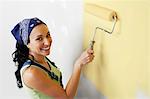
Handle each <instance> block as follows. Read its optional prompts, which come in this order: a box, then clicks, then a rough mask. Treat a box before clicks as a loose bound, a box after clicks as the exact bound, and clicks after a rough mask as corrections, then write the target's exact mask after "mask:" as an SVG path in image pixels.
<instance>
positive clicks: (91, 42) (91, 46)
mask: <svg viewBox="0 0 150 99" xmlns="http://www.w3.org/2000/svg"><path fill="white" fill-rule="evenodd" d="M94 43H95V41H90V48H91V49H92V50H93V47H94Z"/></svg>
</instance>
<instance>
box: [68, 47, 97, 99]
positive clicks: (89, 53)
mask: <svg viewBox="0 0 150 99" xmlns="http://www.w3.org/2000/svg"><path fill="white" fill-rule="evenodd" d="M93 58H94V55H93V50H91V49H87V50H86V51H85V52H83V53H82V54H81V56H80V57H79V58H78V59H77V61H76V62H75V64H74V69H73V73H72V75H71V77H70V80H69V82H68V83H67V86H66V89H65V90H66V94H67V96H69V97H71V98H73V97H74V96H75V94H76V91H77V87H78V83H79V80H80V74H81V70H82V67H83V66H84V65H86V64H87V63H89V62H91V61H92V60H93Z"/></svg>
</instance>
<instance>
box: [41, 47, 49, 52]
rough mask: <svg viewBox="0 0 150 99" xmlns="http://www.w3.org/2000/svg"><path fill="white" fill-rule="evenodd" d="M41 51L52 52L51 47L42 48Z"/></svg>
mask: <svg viewBox="0 0 150 99" xmlns="http://www.w3.org/2000/svg"><path fill="white" fill-rule="evenodd" d="M41 50H44V51H48V50H50V47H46V48H42V49H41Z"/></svg>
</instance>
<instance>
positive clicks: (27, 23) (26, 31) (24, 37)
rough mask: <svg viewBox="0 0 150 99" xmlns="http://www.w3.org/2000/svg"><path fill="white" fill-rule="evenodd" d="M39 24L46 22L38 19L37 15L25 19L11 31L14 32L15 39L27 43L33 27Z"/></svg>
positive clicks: (20, 42)
mask: <svg viewBox="0 0 150 99" xmlns="http://www.w3.org/2000/svg"><path fill="white" fill-rule="evenodd" d="M39 24H45V23H44V22H43V21H41V20H40V19H38V18H37V17H35V18H30V19H24V20H23V21H21V22H19V23H18V24H17V25H16V26H15V27H14V28H13V29H12V31H11V33H12V34H13V36H14V37H15V39H16V40H17V42H18V43H19V44H24V45H27V44H28V41H29V36H30V33H31V31H32V29H33V28H34V27H35V26H37V25H39ZM45 25H46V24H45Z"/></svg>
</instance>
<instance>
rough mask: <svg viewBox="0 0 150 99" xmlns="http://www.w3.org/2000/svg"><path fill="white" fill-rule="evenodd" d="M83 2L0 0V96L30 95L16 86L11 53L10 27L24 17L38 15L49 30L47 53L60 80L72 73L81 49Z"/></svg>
mask: <svg viewBox="0 0 150 99" xmlns="http://www.w3.org/2000/svg"><path fill="white" fill-rule="evenodd" d="M82 15H83V2H82V1H80V0H1V1H0V77H1V80H0V98H1V99H10V98H13V99H29V98H28V96H27V94H25V93H24V91H23V90H21V89H18V87H17V84H16V79H15V75H14V72H15V70H16V67H15V64H14V63H13V59H12V56H11V55H12V53H13V52H14V51H15V43H16V41H15V39H14V37H13V36H12V34H11V30H12V29H13V27H14V26H15V25H16V24H17V23H18V22H20V21H21V20H23V19H24V18H31V17H38V18H40V19H41V20H42V21H44V22H45V23H46V24H47V25H48V28H49V30H50V33H51V36H52V39H53V44H52V48H51V54H50V55H49V56H48V57H49V58H50V59H51V60H52V61H54V62H55V64H56V65H57V66H58V67H59V68H60V70H61V71H62V74H63V84H64V87H65V86H66V83H67V81H68V80H69V77H70V75H71V73H72V68H73V63H74V60H75V59H76V58H77V57H78V56H79V54H80V53H81V51H82V44H83V43H82V37H83V35H82V34H83V24H82V18H83V17H82Z"/></svg>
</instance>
